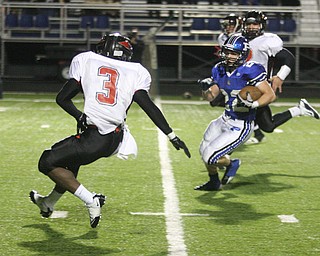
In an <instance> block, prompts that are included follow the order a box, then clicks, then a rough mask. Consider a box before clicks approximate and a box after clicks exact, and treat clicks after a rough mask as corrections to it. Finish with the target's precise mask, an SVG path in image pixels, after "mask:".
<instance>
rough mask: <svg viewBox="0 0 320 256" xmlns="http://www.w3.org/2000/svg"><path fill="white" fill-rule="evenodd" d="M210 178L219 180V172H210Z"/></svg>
mask: <svg viewBox="0 0 320 256" xmlns="http://www.w3.org/2000/svg"><path fill="white" fill-rule="evenodd" d="M209 178H210V181H217V180H219V174H218V173H215V174H209Z"/></svg>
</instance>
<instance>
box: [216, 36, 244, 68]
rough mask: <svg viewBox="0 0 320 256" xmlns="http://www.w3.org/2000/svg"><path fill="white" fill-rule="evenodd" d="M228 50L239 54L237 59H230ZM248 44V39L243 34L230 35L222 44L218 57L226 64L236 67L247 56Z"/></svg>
mask: <svg viewBox="0 0 320 256" xmlns="http://www.w3.org/2000/svg"><path fill="white" fill-rule="evenodd" d="M229 52H235V53H237V54H239V56H238V57H237V59H235V60H234V59H231V58H230V57H228V56H229V54H228V53H229ZM249 53H250V46H249V42H248V40H247V39H246V38H245V37H244V36H239V35H232V36H230V37H229V38H228V39H227V40H226V41H225V42H224V44H223V45H222V47H221V53H220V57H221V58H222V59H223V61H224V64H225V65H227V66H233V67H237V66H240V65H242V64H243V63H244V62H246V60H247V59H248V57H249Z"/></svg>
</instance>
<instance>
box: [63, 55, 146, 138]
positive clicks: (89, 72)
mask: <svg viewBox="0 0 320 256" xmlns="http://www.w3.org/2000/svg"><path fill="white" fill-rule="evenodd" d="M69 74H70V78H74V79H75V80H77V81H78V82H79V83H81V85H82V89H83V94H84V113H85V114H86V115H87V117H88V120H87V122H88V124H93V125H96V126H97V127H98V130H99V132H100V133H101V134H107V133H110V132H112V131H114V130H115V128H116V127H117V126H118V125H120V124H122V123H124V121H125V119H126V111H127V109H128V107H129V106H130V104H131V102H132V98H133V95H134V93H135V92H136V91H138V90H146V91H149V89H150V83H151V76H150V73H149V72H148V71H147V69H146V68H144V67H143V66H142V65H141V64H139V63H132V62H126V61H120V60H115V59H111V58H108V57H105V56H102V55H99V54H96V53H94V52H91V51H90V52H84V53H80V54H78V55H77V56H75V57H74V58H73V60H72V62H71V65H70V71H69Z"/></svg>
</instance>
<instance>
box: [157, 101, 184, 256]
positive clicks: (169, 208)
mask: <svg viewBox="0 0 320 256" xmlns="http://www.w3.org/2000/svg"><path fill="white" fill-rule="evenodd" d="M155 103H156V105H157V106H158V107H159V109H160V110H161V103H160V101H159V99H155ZM158 142H159V157H160V166H161V175H162V187H163V194H164V214H165V219H166V231H167V241H168V244H169V248H168V251H169V255H174V256H186V255H188V253H187V247H186V245H185V243H184V231H183V226H182V218H181V215H180V208H179V199H178V194H177V190H176V187H175V180H174V175H173V171H172V166H171V161H170V157H169V148H168V138H167V137H166V135H164V134H163V133H162V132H161V131H160V130H158Z"/></svg>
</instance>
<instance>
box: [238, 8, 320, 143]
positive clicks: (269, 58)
mask: <svg viewBox="0 0 320 256" xmlns="http://www.w3.org/2000/svg"><path fill="white" fill-rule="evenodd" d="M266 20H267V17H266V16H265V15H264V13H262V12H261V11H255V10H252V11H249V12H247V13H246V15H245V17H244V18H243V29H242V35H243V36H244V37H246V38H247V39H248V40H249V45H250V48H251V51H252V56H251V60H252V61H256V62H259V63H261V64H262V65H263V66H264V67H265V69H266V70H267V72H268V79H269V81H270V82H271V85H272V89H273V90H274V92H275V93H276V92H277V91H279V92H280V93H281V92H282V84H283V82H284V80H285V79H286V78H287V76H288V75H289V74H290V72H291V70H292V69H293V67H294V64H295V63H294V56H293V55H292V54H291V53H290V52H289V51H288V50H287V49H286V48H284V47H283V41H282V39H281V38H280V37H279V36H278V35H276V34H274V33H266V32H265V28H266ZM273 66H278V67H280V68H279V71H278V72H277V73H276V74H273V72H274V70H273ZM302 115H304V116H311V117H314V118H316V119H319V113H318V112H317V111H316V110H315V109H314V108H313V107H312V106H311V105H310V104H309V103H308V102H307V100H306V99H301V100H300V102H299V104H298V106H297V107H292V108H290V109H288V110H287V111H284V112H282V113H277V114H275V115H273V116H272V113H271V109H270V107H269V106H265V107H261V108H259V109H258V111H257V118H256V126H255V131H254V137H253V138H251V139H250V140H249V141H248V142H249V143H259V142H261V140H262V139H263V138H264V134H263V133H262V132H261V130H263V131H264V132H268V133H271V132H273V131H274V129H275V128H276V127H278V126H280V125H282V124H283V123H285V122H287V121H288V120H290V119H291V118H292V117H296V116H302ZM259 128H260V129H261V130H260V129H259Z"/></svg>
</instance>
